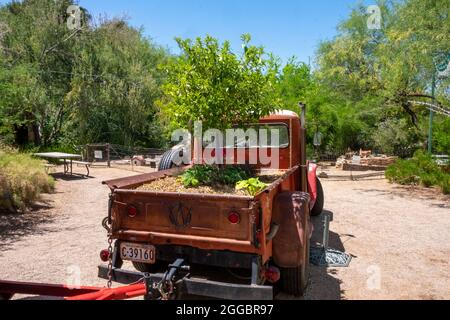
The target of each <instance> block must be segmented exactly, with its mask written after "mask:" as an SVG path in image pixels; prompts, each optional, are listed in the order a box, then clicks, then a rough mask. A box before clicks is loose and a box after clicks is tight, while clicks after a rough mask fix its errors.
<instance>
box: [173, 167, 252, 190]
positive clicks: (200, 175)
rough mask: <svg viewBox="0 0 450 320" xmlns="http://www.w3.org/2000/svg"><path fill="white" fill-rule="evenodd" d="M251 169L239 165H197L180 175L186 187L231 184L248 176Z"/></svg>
mask: <svg viewBox="0 0 450 320" xmlns="http://www.w3.org/2000/svg"><path fill="white" fill-rule="evenodd" d="M251 174H252V173H251V170H250V169H249V168H245V167H241V166H224V167H218V166H207V165H202V166H200V165H197V166H194V167H192V168H190V169H189V170H187V171H186V172H184V173H183V174H182V175H181V176H180V180H181V182H182V183H183V185H184V186H185V187H186V188H188V187H194V188H195V187H198V186H200V185H208V186H214V185H231V186H234V185H235V184H236V183H237V182H239V181H241V180H245V179H248V178H250V176H251Z"/></svg>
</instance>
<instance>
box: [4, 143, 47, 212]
mask: <svg viewBox="0 0 450 320" xmlns="http://www.w3.org/2000/svg"><path fill="white" fill-rule="evenodd" d="M53 188H54V180H53V178H51V177H50V176H48V175H47V174H46V172H45V169H44V166H43V165H42V161H40V160H36V159H34V158H32V157H31V156H30V155H28V154H23V153H18V152H16V151H14V150H12V149H7V148H5V147H1V146H0V209H6V210H8V211H17V210H25V209H26V208H27V207H28V206H30V205H31V204H32V203H33V202H34V201H36V200H38V199H39V197H40V195H41V194H42V193H49V192H51V191H52V190H53Z"/></svg>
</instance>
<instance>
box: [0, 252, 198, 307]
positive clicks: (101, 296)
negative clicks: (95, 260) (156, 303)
mask: <svg viewBox="0 0 450 320" xmlns="http://www.w3.org/2000/svg"><path fill="white" fill-rule="evenodd" d="M184 272H189V267H188V266H184V260H183V259H177V260H176V261H175V263H173V264H171V265H169V268H168V270H167V272H166V273H165V274H164V277H163V279H162V281H160V282H159V283H155V282H153V281H151V277H150V276H149V275H144V277H143V278H142V279H140V280H139V281H137V282H135V283H134V284H130V285H127V286H123V287H118V288H101V287H76V288H73V287H70V286H67V285H55V284H43V283H27V282H16V281H2V280H0V300H2V299H3V300H10V299H11V298H12V297H13V296H14V295H15V294H25V295H33V296H47V297H59V298H62V299H64V300H127V299H132V298H137V297H144V296H147V297H149V298H152V299H158V298H161V299H162V300H168V299H170V297H171V295H172V294H173V293H174V282H175V280H176V279H177V275H178V273H184Z"/></svg>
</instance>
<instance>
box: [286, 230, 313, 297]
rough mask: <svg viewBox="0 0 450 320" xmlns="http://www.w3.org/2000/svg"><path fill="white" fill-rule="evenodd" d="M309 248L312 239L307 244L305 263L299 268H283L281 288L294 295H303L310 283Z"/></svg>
mask: <svg viewBox="0 0 450 320" xmlns="http://www.w3.org/2000/svg"><path fill="white" fill-rule="evenodd" d="M309 250H310V240H309V238H308V241H307V244H306V258H305V261H306V262H305V263H304V264H303V265H301V266H299V267H297V268H281V269H280V271H281V279H280V280H281V281H280V283H281V290H282V291H283V292H284V293H287V294H289V295H292V296H296V297H301V296H303V295H304V294H305V292H306V289H307V288H308V283H309Z"/></svg>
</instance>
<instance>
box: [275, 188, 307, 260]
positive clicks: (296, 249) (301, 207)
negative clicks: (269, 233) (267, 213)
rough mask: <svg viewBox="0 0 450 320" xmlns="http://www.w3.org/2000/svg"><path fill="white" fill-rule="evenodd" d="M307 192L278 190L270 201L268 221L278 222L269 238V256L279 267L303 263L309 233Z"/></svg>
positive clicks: (305, 257)
mask: <svg viewBox="0 0 450 320" xmlns="http://www.w3.org/2000/svg"><path fill="white" fill-rule="evenodd" d="M309 201H310V196H309V194H308V193H305V192H281V193H280V194H278V195H277V196H276V198H275V201H274V204H273V217H272V223H274V224H276V225H278V226H279V230H278V232H277V233H276V235H275V237H274V238H273V242H272V250H273V259H274V262H275V264H276V265H278V266H279V267H282V268H297V267H299V266H301V265H303V264H304V263H307V261H306V260H307V259H308V258H307V257H308V252H307V250H308V243H309V239H310V236H311V230H312V226H311V222H310V214H309Z"/></svg>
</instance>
